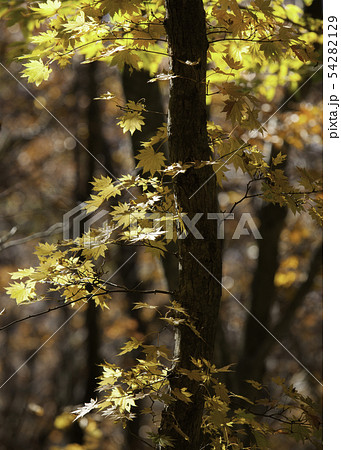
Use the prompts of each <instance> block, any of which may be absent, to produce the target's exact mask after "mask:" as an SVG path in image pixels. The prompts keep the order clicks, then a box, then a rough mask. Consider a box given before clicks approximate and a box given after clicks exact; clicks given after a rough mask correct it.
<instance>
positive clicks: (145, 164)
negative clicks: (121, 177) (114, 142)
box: [136, 147, 166, 175]
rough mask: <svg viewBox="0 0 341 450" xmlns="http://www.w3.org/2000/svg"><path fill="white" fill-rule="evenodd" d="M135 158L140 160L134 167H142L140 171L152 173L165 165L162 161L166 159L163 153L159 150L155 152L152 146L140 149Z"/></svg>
mask: <svg viewBox="0 0 341 450" xmlns="http://www.w3.org/2000/svg"><path fill="white" fill-rule="evenodd" d="M136 159H139V160H140V162H139V163H138V164H137V166H136V167H137V168H138V167H142V173H146V172H150V173H151V174H152V175H154V173H155V172H157V171H159V170H161V167H164V166H165V164H164V162H165V160H166V158H165V156H164V154H163V153H161V152H156V153H155V152H154V149H153V147H147V148H144V149H142V150H140V152H139V155H138V156H136Z"/></svg>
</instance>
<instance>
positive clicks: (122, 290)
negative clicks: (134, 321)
mask: <svg viewBox="0 0 341 450" xmlns="http://www.w3.org/2000/svg"><path fill="white" fill-rule="evenodd" d="M104 284H108V285H110V286H113V287H118V288H119V289H115V290H112V291H110V290H107V289H106V290H105V291H104V292H98V293H96V294H95V295H94V294H91V293H89V294H88V295H85V296H84V297H80V298H77V299H75V300H70V301H69V302H66V303H63V304H62V305H57V306H54V307H52V308H48V309H45V310H44V311H41V312H39V313H35V314H31V315H29V316H25V317H22V318H21V319H16V320H13V321H12V322H10V323H8V324H7V325H4V326H3V327H1V328H0V331H3V330H6V328H9V327H11V326H12V325H14V324H16V323H20V322H24V321H25V320H28V319H33V318H35V317H39V316H43V315H45V314H47V313H49V312H51V311H56V310H57V309H61V308H65V307H67V306H69V305H72V304H74V303H77V302H79V301H81V300H89V299H90V298H91V297H94V296H95V297H97V296H98V295H107V294H118V293H125V292H129V293H131V292H133V293H136V294H141V295H143V294H165V295H174V292H173V291H165V290H162V289H145V290H141V289H128V288H126V287H124V286H119V285H116V284H114V283H110V282H109V281H103V282H102V286H103V285H104Z"/></svg>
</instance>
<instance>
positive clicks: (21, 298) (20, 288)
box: [6, 282, 36, 304]
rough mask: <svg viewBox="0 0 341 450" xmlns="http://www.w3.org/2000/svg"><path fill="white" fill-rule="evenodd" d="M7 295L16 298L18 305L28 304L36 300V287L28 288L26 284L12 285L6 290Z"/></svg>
mask: <svg viewBox="0 0 341 450" xmlns="http://www.w3.org/2000/svg"><path fill="white" fill-rule="evenodd" d="M6 291H7V294H9V295H10V296H11V298H14V299H15V300H16V301H17V303H18V304H19V303H28V302H30V301H32V300H33V299H34V298H35V296H36V295H35V292H34V285H32V286H31V287H30V286H27V285H26V284H25V283H22V282H21V283H12V284H11V285H10V286H9V287H7V288H6Z"/></svg>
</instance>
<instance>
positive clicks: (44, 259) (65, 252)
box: [5, 0, 321, 449]
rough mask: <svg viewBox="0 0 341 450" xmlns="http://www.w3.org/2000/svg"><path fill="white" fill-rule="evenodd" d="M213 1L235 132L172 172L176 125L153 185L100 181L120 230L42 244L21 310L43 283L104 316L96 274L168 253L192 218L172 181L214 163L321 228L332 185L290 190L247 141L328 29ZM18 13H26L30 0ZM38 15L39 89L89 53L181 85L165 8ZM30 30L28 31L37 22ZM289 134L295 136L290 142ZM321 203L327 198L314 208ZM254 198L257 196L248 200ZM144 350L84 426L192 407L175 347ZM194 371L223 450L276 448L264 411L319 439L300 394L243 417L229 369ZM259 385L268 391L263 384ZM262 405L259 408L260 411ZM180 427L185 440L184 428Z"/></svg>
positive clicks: (111, 6) (90, 1) (196, 367)
mask: <svg viewBox="0 0 341 450" xmlns="http://www.w3.org/2000/svg"><path fill="white" fill-rule="evenodd" d="M204 4H205V9H206V22H207V37H208V40H209V59H210V69H209V71H208V77H207V80H208V83H207V98H208V101H210V99H211V98H212V96H213V94H214V95H217V96H219V98H221V99H222V103H223V112H224V113H225V119H226V127H227V129H223V128H222V127H220V126H218V125H215V124H212V123H209V124H208V132H209V136H210V145H211V149H212V157H211V159H210V160H209V161H177V162H175V163H173V164H172V165H168V166H167V165H166V162H165V157H164V155H163V153H161V151H160V148H161V146H162V144H163V143H164V142H165V140H166V139H167V135H166V127H162V128H160V129H159V130H158V132H157V133H156V135H155V136H153V137H151V138H150V140H149V141H147V142H143V143H142V144H141V147H142V148H141V150H140V152H139V155H138V157H137V159H138V161H139V162H138V165H137V168H141V169H142V174H145V173H150V174H151V176H150V177H149V178H144V177H143V176H139V175H136V176H132V175H125V176H123V177H120V178H119V179H117V180H116V181H115V182H114V181H113V180H112V179H110V178H109V177H103V176H102V177H101V178H98V179H95V180H94V182H93V186H94V193H93V194H92V195H91V199H90V200H89V201H88V202H87V206H86V209H87V211H88V213H94V212H95V211H97V210H98V209H99V208H101V207H102V206H103V205H105V203H106V202H108V203H110V204H111V211H110V220H109V222H108V223H107V224H106V225H104V226H103V227H101V228H98V229H96V230H93V229H91V230H90V231H89V232H87V233H85V234H84V235H83V236H82V237H80V238H77V239H75V240H74V241H70V242H63V243H62V244H40V245H39V246H38V248H37V252H36V253H37V256H38V258H39V265H38V267H36V268H29V269H23V270H20V269H19V271H18V272H15V273H14V274H12V279H13V280H14V282H13V283H12V284H11V286H10V287H9V288H8V289H7V291H8V293H9V294H10V295H11V297H12V298H16V300H17V302H18V303H28V302H34V301H37V300H41V299H43V295H42V294H40V295H39V294H38V292H40V291H41V292H43V289H41V286H47V287H48V291H50V292H53V291H57V292H59V293H60V295H61V296H62V297H63V298H64V299H65V301H66V302H68V303H73V302H77V301H84V302H86V301H88V300H89V299H90V298H91V299H94V300H95V301H96V303H97V304H99V305H100V306H102V307H104V306H105V300H106V299H107V298H109V294H110V290H109V289H107V286H108V284H107V283H105V282H103V280H102V278H101V275H102V274H101V273H100V271H99V270H98V269H97V268H96V261H97V260H98V259H99V258H101V257H104V256H105V253H106V251H107V250H108V248H109V246H110V245H113V244H122V243H125V244H130V245H144V246H146V247H147V248H149V249H151V250H152V251H154V252H155V253H157V254H161V255H162V254H163V253H164V252H165V251H166V243H167V240H168V239H169V233H168V232H167V231H168V230H169V229H170V228H171V229H172V230H173V228H174V222H177V223H178V228H179V227H180V230H181V229H182V227H183V223H182V219H181V217H182V214H183V213H185V211H181V210H179V209H178V207H177V205H176V202H175V201H174V193H173V187H172V179H174V178H175V177H177V176H178V175H179V174H183V173H185V172H186V171H187V170H189V169H193V168H194V169H197V170H199V169H200V168H202V167H203V166H205V165H208V164H210V165H213V166H214V170H215V173H216V177H217V180H218V182H219V183H220V184H222V183H223V179H224V178H225V179H226V177H227V175H226V174H227V173H228V169H229V167H228V166H231V167H233V168H234V169H236V170H240V171H242V173H244V174H247V175H248V176H249V178H250V183H254V184H257V185H258V186H259V192H256V193H255V194H252V195H253V196H262V197H263V198H264V199H265V200H267V201H270V202H273V203H279V204H280V205H287V206H288V207H289V208H290V209H291V210H292V211H293V212H294V213H296V212H301V211H303V210H309V212H310V213H311V214H312V216H314V217H315V218H316V219H317V220H318V221H320V219H321V217H320V203H319V202H320V198H319V196H318V195H317V194H318V193H319V191H320V189H321V185H320V181H319V180H318V178H317V177H316V176H314V175H313V174H310V173H308V172H307V171H306V170H305V169H304V168H301V169H299V174H300V177H299V180H298V183H292V182H290V181H289V179H288V177H287V176H286V174H285V173H284V170H283V167H282V166H283V162H284V161H285V158H286V155H285V154H281V153H278V155H277V156H276V157H275V158H273V159H272V160H271V161H268V160H266V158H265V156H264V154H263V152H262V149H261V148H260V146H259V145H258V144H257V145H256V144H254V143H253V142H252V141H250V140H248V137H247V133H246V132H250V131H251V130H256V131H260V132H262V131H264V130H263V127H262V125H261V122H260V110H259V100H258V97H259V95H263V96H264V97H265V98H267V99H268V100H269V101H270V100H272V98H273V97H274V95H275V86H277V85H278V84H279V82H281V81H283V80H285V82H286V83H289V84H291V86H292V87H294V86H295V83H297V82H298V81H299V79H300V76H302V75H300V74H299V73H298V69H300V68H301V67H302V66H303V65H304V64H306V63H307V62H315V61H316V55H315V54H314V52H313V48H312V46H311V44H313V43H315V42H317V43H318V42H319V39H320V38H319V36H318V34H317V30H318V27H319V24H318V23H316V22H311V23H306V21H304V20H303V17H302V13H301V11H300V10H299V8H298V7H296V6H294V5H286V8H285V9H284V8H283V6H282V2H280V1H279V0H275V1H273V2H271V1H270V0H254V1H252V2H251V4H250V6H248V7H244V6H243V7H242V6H241V5H240V4H238V2H237V1H236V0H221V1H209V0H207V1H205V2H204ZM18 8H20V11H23V10H24V6H23V5H21V2H20V5H19V6H18ZM29 10H30V17H31V21H32V22H31V23H30V27H29V29H30V34H31V37H30V42H31V45H32V47H31V49H30V51H29V53H28V54H27V55H25V56H24V57H23V58H26V59H27V58H28V59H29V60H28V62H26V63H25V64H24V66H25V70H24V72H23V76H24V77H27V78H28V81H29V82H32V83H35V84H36V85H37V86H39V85H40V84H41V83H42V82H43V81H46V80H48V78H49V76H50V74H51V72H52V64H53V63H57V64H58V65H59V66H60V67H64V66H65V65H67V64H68V63H69V62H70V61H71V59H72V57H73V56H74V55H75V54H76V53H78V54H81V55H83V57H84V62H85V63H91V62H93V61H104V62H106V63H107V64H109V65H113V66H117V67H118V68H123V67H124V66H125V65H128V66H129V67H130V68H134V69H142V68H145V69H147V70H149V71H150V73H151V74H153V76H155V80H158V81H159V82H164V81H167V80H169V79H170V78H172V77H173V76H175V75H174V74H172V73H166V74H164V73H159V74H158V71H159V70H160V63H161V60H162V59H163V58H164V57H167V56H168V55H167V47H166V35H165V29H164V25H163V24H164V19H165V10H164V5H163V1H162V0H158V1H155V2H145V1H137V0H136V1H129V2H128V1H123V0H114V1H113V0H82V1H76V2H75V1H68V0H65V1H59V0H47V1H46V2H40V3H37V4H36V3H34V4H32V5H31V6H30V7H29ZM13 11H17V9H14V10H12V12H13ZM10 12H11V11H9V10H8V9H7V13H6V14H5V17H6V15H7V17H9V18H11V16H10ZM17 20H19V19H17ZM25 26H26V33H27V29H28V27H27V22H25ZM186 63H188V62H186ZM189 63H190V64H195V63H197V62H195V61H194V62H189ZM255 72H258V73H259V74H260V75H261V76H259V77H256V80H255V81H253V78H252V77H251V76H250V74H251V73H255ZM231 77H232V78H233V81H231V79H232V78H231ZM282 84H283V83H282ZM269 86H270V87H271V86H272V89H269ZM114 96H115V95H114V94H111V93H108V94H104V95H103V96H102V97H101V98H104V99H107V100H110V99H112V98H113V97H114ZM122 111H123V114H122V115H121V116H120V117H119V125H120V126H121V128H122V129H123V132H127V131H129V132H130V133H134V132H136V130H137V131H139V130H141V127H142V125H144V119H145V117H144V114H145V113H146V112H147V111H146V108H145V106H144V104H143V102H142V101H140V102H133V101H128V102H127V104H126V105H125V106H123V107H122ZM308 122H309V119H308ZM243 133H244V134H243ZM289 137H290V136H289ZM289 137H288V135H287V133H286V132H285V130H283V139H284V138H285V139H289ZM295 138H297V136H295V134H294V133H293V135H292V136H291V139H292V142H291V143H294V142H293V141H294V140H295ZM288 142H289V140H288ZM289 143H290V142H289ZM165 177H167V183H165ZM169 180H170V181H169ZM248 186H250V184H248ZM127 192H128V193H129V194H128V195H130V197H131V199H129V201H124V200H122V197H123V196H124V195H126V193H127ZM312 195H313V196H316V199H315V197H313V199H312ZM247 197H248V190H247V192H246V195H245V196H244V198H247ZM116 201H117V203H114V202H116ZM150 214H154V216H150ZM171 238H172V239H174V240H176V233H174V232H172V235H171ZM17 280H19V281H17ZM145 306H146V305H143V304H138V305H136V307H145ZM167 309H168V312H170V311H175V312H176V315H175V317H173V316H172V315H171V314H168V315H165V317H163V320H165V321H166V322H168V323H170V324H171V325H174V326H178V325H179V324H181V325H186V326H189V327H190V328H191V330H192V331H193V332H194V333H197V330H196V328H195V325H194V324H193V323H192V322H191V320H190V318H189V316H188V314H187V312H185V311H183V310H181V308H180V307H179V305H178V304H176V303H175V302H172V303H171V304H170V305H169V306H168V308H167ZM137 349H139V350H142V352H143V353H144V354H145V355H146V357H145V358H141V359H139V360H138V363H137V364H136V365H135V366H134V367H132V368H131V369H129V370H123V369H122V368H120V367H119V366H116V365H115V364H105V365H104V366H103V367H104V372H103V376H102V379H101V382H100V389H101V391H102V392H105V393H106V396H105V397H104V399H103V400H100V401H99V402H97V401H93V402H91V403H90V404H87V405H86V406H85V407H84V408H81V409H80V410H79V411H78V413H77V414H78V417H82V416H83V415H84V414H86V413H88V412H90V411H91V410H92V409H93V408H95V407H96V408H99V410H100V411H102V413H103V414H104V415H105V416H110V417H111V418H112V419H113V420H114V421H116V422H120V423H124V422H126V421H127V420H131V419H132V418H133V416H134V415H133V408H134V407H135V405H136V404H137V403H138V402H144V403H146V401H147V399H148V400H149V402H150V405H149V406H147V407H145V408H144V409H143V411H142V413H143V414H148V415H150V416H151V417H152V420H153V422H154V424H155V425H156V426H157V424H158V423H159V421H160V417H159V416H158V412H157V411H158V408H156V407H154V406H155V405H156V404H160V403H161V404H163V405H169V404H170V403H171V402H173V401H182V402H185V403H188V402H191V396H192V393H191V392H189V391H188V390H187V389H186V388H183V389H179V390H172V391H171V392H170V391H169V376H170V374H172V375H173V376H174V375H175V376H176V373H175V374H174V372H173V371H172V369H171V366H172V364H173V363H174V361H173V360H172V359H171V357H170V352H169V350H168V349H166V348H165V347H164V346H155V345H146V344H143V343H142V342H140V341H137V340H136V339H132V340H131V341H129V342H128V343H127V344H126V345H125V346H124V347H123V350H122V352H121V354H124V353H127V352H129V351H133V350H137ZM192 364H193V369H192V370H185V369H181V368H177V369H176V370H177V371H178V372H179V374H181V375H182V376H187V377H188V378H189V379H190V380H196V381H197V382H198V383H200V384H201V385H202V387H203V388H204V389H205V392H206V397H205V414H204V416H203V424H202V429H203V432H204V434H205V436H206V437H207V439H208V442H209V443H210V445H211V448H217V449H218V448H219V449H221V448H232V447H234V448H242V447H241V446H242V444H241V442H242V436H240V434H242V432H243V428H246V427H249V428H250V429H251V430H252V432H253V435H254V437H255V440H256V442H257V446H258V448H259V447H260V448H266V445H267V443H266V436H267V435H268V434H269V430H270V428H269V425H268V424H266V423H264V422H262V421H261V420H258V419H259V418H258V416H257V412H256V409H257V411H258V407H263V408H265V412H264V411H263V412H262V413H261V415H260V416H259V417H264V416H267V417H269V418H270V419H273V420H275V419H278V418H280V419H281V420H282V422H280V421H279V422H280V423H281V426H280V428H275V432H278V433H284V432H285V433H293V434H294V435H295V436H298V438H299V439H301V440H302V441H304V440H307V439H315V438H316V439H318V431H319V426H318V425H316V423H317V419H316V417H317V415H316V413H315V412H314V407H313V404H312V402H311V401H310V400H309V399H306V398H304V397H303V396H301V395H299V394H297V393H296V391H295V390H294V389H293V388H292V387H290V388H284V385H283V389H282V390H283V392H284V394H285V395H286V397H287V398H289V399H290V401H291V403H290V402H287V403H283V402H280V401H279V400H278V399H275V400H271V401H270V400H268V399H265V400H264V399H263V400H261V401H258V403H252V402H251V401H247V400H245V399H244V401H246V402H247V403H249V405H250V408H249V407H247V408H245V407H241V408H237V409H236V408H233V407H232V398H233V399H237V398H238V397H237V396H235V395H234V394H232V393H231V392H229V391H228V390H227V388H226V387H225V385H224V384H222V383H221V382H220V381H219V378H218V374H219V373H222V372H225V371H227V370H229V368H222V369H217V368H216V367H215V366H213V365H211V364H210V363H209V362H208V361H195V360H193V361H192ZM252 384H253V386H254V387H255V388H256V389H258V388H259V389H261V387H260V386H258V385H257V384H256V383H254V382H252ZM240 400H243V399H240ZM252 406H255V407H257V408H255V410H253V409H252V408H251V407H252ZM282 416H284V418H283V417H282ZM276 423H278V420H277V422H276ZM175 426H177V427H178V430H177V431H178V432H179V433H180V434H182V435H183V431H182V430H181V426H180V425H179V424H175ZM183 437H184V436H183ZM151 438H152V440H153V441H154V442H155V443H156V444H158V445H159V446H161V447H162V446H171V442H170V441H169V438H168V437H167V436H162V435H156V434H155V435H152V436H151Z"/></svg>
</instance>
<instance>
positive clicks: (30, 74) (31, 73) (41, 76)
mask: <svg viewBox="0 0 341 450" xmlns="http://www.w3.org/2000/svg"><path fill="white" fill-rule="evenodd" d="M24 66H25V67H26V69H25V70H23V71H22V73H23V77H27V78H28V82H29V83H35V84H36V86H39V85H40V84H41V83H42V82H43V81H46V80H48V78H49V74H50V73H51V72H52V69H50V68H49V66H45V64H44V63H43V61H42V60H41V59H39V61H35V60H31V61H29V62H28V63H27V64H24Z"/></svg>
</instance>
